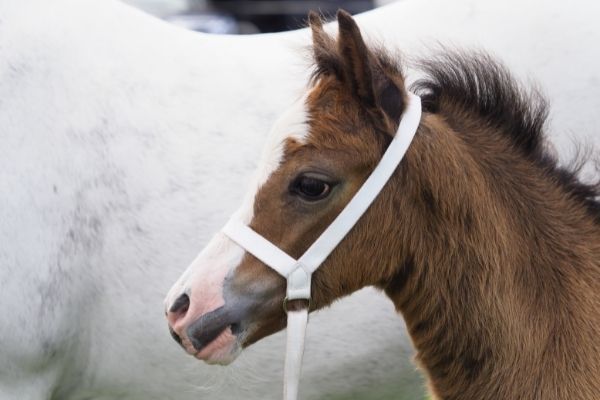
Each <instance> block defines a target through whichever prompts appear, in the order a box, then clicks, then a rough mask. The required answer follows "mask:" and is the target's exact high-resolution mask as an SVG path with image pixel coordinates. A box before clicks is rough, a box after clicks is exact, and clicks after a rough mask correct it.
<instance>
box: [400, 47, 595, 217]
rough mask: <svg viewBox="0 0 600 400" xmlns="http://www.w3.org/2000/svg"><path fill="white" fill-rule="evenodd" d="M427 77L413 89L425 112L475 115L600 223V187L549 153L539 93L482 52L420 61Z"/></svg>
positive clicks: (543, 102) (450, 53) (544, 107)
mask: <svg viewBox="0 0 600 400" xmlns="http://www.w3.org/2000/svg"><path fill="white" fill-rule="evenodd" d="M419 66H420V67H421V69H422V70H423V72H425V74H426V76H425V77H424V78H423V79H421V80H419V81H417V82H415V84H414V85H413V87H412V89H413V90H414V91H415V92H416V93H417V94H419V95H420V96H421V98H422V101H423V109H424V110H425V111H427V112H430V113H439V112H441V111H442V110H441V109H442V107H443V105H444V104H446V105H448V104H451V105H452V107H454V108H460V109H462V110H464V111H465V112H470V113H475V115H476V116H477V117H479V118H482V119H484V120H485V121H486V122H487V123H488V124H489V125H490V126H492V127H494V128H497V129H498V130H499V131H500V132H503V133H504V134H506V135H507V136H508V137H509V138H510V140H511V141H512V142H513V143H514V145H515V148H517V149H520V150H521V151H522V152H523V154H524V155H525V156H526V157H527V158H528V159H529V160H531V161H532V162H533V163H535V164H536V165H538V166H539V167H541V168H542V169H543V170H544V171H546V173H547V175H548V177H549V178H550V179H554V180H556V182H557V183H559V184H560V185H561V186H562V187H563V188H564V190H565V191H566V192H567V193H568V194H570V195H571V196H572V197H573V198H576V199H578V200H579V201H580V202H581V203H583V204H584V206H585V207H586V208H587V210H588V212H589V213H590V215H591V216H592V217H593V218H594V219H595V221H596V222H597V223H599V224H600V202H599V201H598V196H600V185H599V184H585V183H583V182H581V181H580V180H579V178H578V177H577V173H578V172H579V169H580V168H567V167H561V166H559V164H558V161H557V159H556V158H555V157H554V156H552V155H551V154H550V153H549V152H548V150H547V148H546V138H545V135H544V126H545V122H546V118H547V115H548V107H547V102H546V100H545V99H544V98H543V97H542V96H541V95H540V93H539V92H538V91H536V90H533V91H531V92H526V91H524V90H523V89H521V88H520V86H519V85H518V83H517V81H516V80H515V79H514V78H513V77H512V75H511V74H510V73H509V72H508V70H507V69H506V68H505V67H504V66H503V65H502V64H500V63H498V62H497V61H495V60H493V59H492V58H491V57H490V56H489V55H487V54H485V53H482V52H474V53H469V54H466V53H463V52H457V51H447V50H446V51H444V52H443V53H441V54H439V55H437V56H435V57H432V58H428V59H427V60H424V61H421V62H419Z"/></svg>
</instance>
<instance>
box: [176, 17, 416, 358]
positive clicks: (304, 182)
mask: <svg viewBox="0 0 600 400" xmlns="http://www.w3.org/2000/svg"><path fill="white" fill-rule="evenodd" d="M338 23H339V35H338V37H337V39H333V38H332V37H330V36H329V35H327V34H326V33H325V32H324V30H323V27H322V24H321V20H320V19H319V18H318V17H317V16H316V15H314V14H313V15H310V26H311V29H312V34H313V53H314V58H315V63H316V68H315V73H314V75H313V79H312V81H311V85H310V88H309V90H308V93H307V94H306V95H305V96H304V97H303V98H302V99H301V100H299V101H298V102H297V103H296V104H295V105H294V106H293V107H292V108H291V109H290V110H289V111H288V112H287V113H286V114H285V115H284V116H283V118H281V119H280V120H279V121H278V122H277V123H276V124H275V126H274V129H273V131H272V133H271V136H270V139H269V140H270V145H269V146H268V147H267V148H266V151H265V154H264V158H263V160H262V163H261V165H260V166H259V171H258V174H257V178H256V183H255V184H254V185H253V187H252V189H251V191H250V192H249V193H248V195H247V197H246V201H245V202H244V205H243V206H242V208H241V209H240V211H239V212H240V213H241V215H238V217H239V218H240V219H242V221H243V222H244V223H246V224H248V225H249V226H250V227H251V228H252V229H254V230H255V231H256V232H258V233H259V234H261V235H262V236H264V237H265V238H266V239H268V240H269V241H270V242H272V243H273V244H275V245H276V246H278V247H279V248H280V249H282V250H283V251H285V252H287V253H288V254H289V255H291V256H292V257H295V258H297V257H299V256H300V255H301V254H302V253H303V252H304V251H305V250H306V249H307V248H308V247H309V246H310V245H311V244H312V243H313V242H314V240H315V239H316V238H317V237H318V236H319V235H320V234H321V233H322V232H323V231H324V230H325V228H326V227H327V226H328V225H329V224H330V223H331V222H332V221H333V220H334V218H335V217H336V216H337V215H338V214H339V213H340V211H341V210H342V209H343V208H344V206H345V205H346V204H347V203H348V201H349V200H350V199H351V198H352V196H353V195H354V193H355V192H356V191H357V190H358V188H359V187H360V186H361V185H362V183H363V182H364V181H365V180H366V178H367V177H368V175H369V174H370V173H371V172H372V171H373V169H374V168H375V166H376V165H377V163H378V162H379V160H380V159H381V157H382V155H383V153H384V152H385V149H386V148H387V146H388V145H389V143H390V141H391V140H392V138H393V136H394V134H395V133H396V130H397V128H398V124H399V120H400V116H401V114H402V112H403V110H404V106H405V104H406V92H405V88H404V81H403V77H402V74H401V72H400V70H399V67H398V66H397V64H396V63H395V62H393V61H392V60H391V59H389V58H387V57H386V56H385V55H384V54H383V53H381V52H378V51H374V50H372V49H369V48H368V47H367V46H366V45H365V42H364V41H363V38H362V37H361V34H360V31H359V29H358V27H357V25H356V23H355V22H354V20H353V19H352V17H351V16H350V15H349V14H347V13H345V12H339V13H338ZM399 170H402V166H400V168H399ZM397 174H401V172H397ZM395 179H398V177H395ZM391 184H392V183H391V182H390V183H389V184H388V186H389V185H391ZM386 190H387V191H389V188H386V189H384V192H382V193H381V194H380V196H379V198H378V199H376V200H375V202H374V203H373V205H372V206H371V208H370V209H369V210H368V211H367V212H366V214H365V215H364V216H363V217H362V218H361V219H360V221H359V222H358V224H357V225H356V226H355V227H354V228H353V230H352V231H351V232H350V233H349V234H348V235H347V236H346V238H345V239H344V240H343V241H342V243H341V244H340V245H339V246H338V247H337V248H336V250H335V251H334V252H333V253H332V254H331V255H330V256H329V257H328V258H327V260H326V261H325V262H324V263H323V264H322V266H321V268H319V270H317V271H316V272H315V274H314V275H313V284H312V303H311V310H315V309H319V308H322V307H324V306H326V305H328V304H330V303H331V302H332V301H334V300H335V299H337V298H340V297H342V296H344V295H347V294H350V293H352V292H354V291H356V290H358V289H360V288H362V287H365V286H368V285H377V284H378V283H381V282H383V281H386V280H389V278H390V277H391V276H393V275H394V274H395V272H396V269H397V267H398V260H401V259H402V257H403V249H402V248H398V246H395V245H392V241H391V240H389V239H388V238H389V237H393V236H397V232H396V229H398V228H397V227H398V226H399V224H402V221H397V220H396V221H390V219H389V218H386V214H387V213H388V211H389V210H390V208H393V207H398V206H399V205H398V204H394V203H393V202H392V200H391V197H390V196H386V195H385V192H386ZM394 243H395V241H394ZM390 252H391V253H393V254H394V256H393V257H389V254H390ZM383 254H386V255H388V258H390V259H393V260H394V261H386V260H384V259H382V257H381V256H382V255H383ZM400 263H401V262H400ZM285 294H286V282H285V280H284V278H282V277H281V276H280V275H278V274H277V273H276V272H274V271H273V270H271V268H269V267H268V266H266V265H265V264H263V263H262V262H261V261H259V260H258V259H257V258H255V257H254V256H252V255H251V254H249V253H247V252H245V251H244V250H243V249H241V248H240V247H239V246H237V245H236V244H234V243H233V242H232V241H231V240H230V239H228V238H227V237H225V236H224V235H223V234H217V235H216V236H215V237H214V238H213V239H212V241H211V242H210V243H209V245H208V246H207V247H206V249H205V250H204V251H203V252H202V253H201V254H200V255H199V256H198V258H197V259H196V260H195V261H194V263H193V264H192V265H191V266H190V267H189V269H188V271H187V272H186V274H184V276H183V277H182V278H181V279H180V280H179V282H178V283H177V284H176V285H175V286H174V287H173V288H172V290H171V292H170V294H169V296H168V299H167V307H168V320H169V324H170V328H171V330H172V332H173V336H174V337H175V339H176V340H178V341H180V343H181V344H182V346H183V347H184V348H185V349H186V350H187V351H188V352H189V353H191V354H194V355H196V356H197V357H198V358H201V359H204V360H206V361H209V362H219V363H227V362H230V361H231V360H233V358H235V356H236V355H237V353H238V352H239V351H240V350H241V348H243V347H245V346H247V345H249V344H251V343H253V342H256V341H257V340H259V339H261V338H263V337H265V336H267V335H269V334H272V333H274V332H276V331H278V330H280V329H282V328H284V327H285V321H286V319H285V312H284V309H283V307H282V303H283V300H284V297H285ZM294 306H295V305H294V304H291V305H290V307H294Z"/></svg>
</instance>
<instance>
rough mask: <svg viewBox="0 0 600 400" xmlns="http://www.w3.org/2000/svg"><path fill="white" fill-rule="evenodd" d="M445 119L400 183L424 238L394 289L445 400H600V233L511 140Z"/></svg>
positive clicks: (428, 127)
mask: <svg viewBox="0 0 600 400" xmlns="http://www.w3.org/2000/svg"><path fill="white" fill-rule="evenodd" d="M446 121H447V120H444V119H442V118H440V117H438V116H435V115H431V114H428V115H425V116H424V118H423V122H422V126H421V129H420V132H419V134H418V136H417V137H416V138H415V140H414V142H413V145H412V147H411V149H410V150H409V153H408V154H407V156H406V161H405V164H404V171H405V173H404V176H401V177H398V178H397V179H398V180H399V181H397V182H396V183H397V184H398V185H400V186H399V187H402V188H403V190H402V193H393V194H392V195H393V196H397V197H398V198H397V202H398V203H400V204H403V205H402V206H401V207H398V209H401V210H403V211H402V212H403V215H402V216H399V217H398V218H405V219H407V218H409V219H410V218H412V222H411V221H410V220H409V221H407V224H406V225H407V226H411V227H414V230H413V231H411V232H402V233H400V234H399V238H398V241H399V243H400V242H402V243H411V244H410V245H409V246H408V247H407V249H406V253H407V254H408V255H407V257H406V259H405V260H400V262H402V264H403V265H402V267H401V268H399V269H398V272H397V274H396V275H395V276H394V278H393V279H391V280H390V281H389V282H387V283H386V284H385V285H384V288H385V291H386V293H387V294H388V296H389V297H390V298H391V299H392V300H393V302H394V304H395V306H396V308H397V310H398V311H399V312H401V313H402V315H403V316H404V318H405V320H406V324H407V327H408V330H409V332H410V334H411V337H412V339H413V342H414V345H415V347H416V349H417V351H418V354H417V360H418V362H419V363H420V364H421V365H422V367H423V368H424V369H425V371H426V372H427V374H428V377H429V379H430V384H431V386H432V390H433V392H434V393H435V394H437V395H438V396H439V398H440V399H483V398H485V399H517V398H518V399H541V398H552V399H567V398H578V399H593V398H597V396H598V393H600V378H599V377H600V341H599V340H598V337H599V336H598V335H600V312H599V311H598V310H600V264H599V260H600V229H599V226H598V225H597V224H596V223H594V221H593V219H592V218H590V217H589V215H587V214H586V210H585V208H584V207H583V206H582V205H580V204H579V203H577V202H576V201H574V200H573V199H571V198H569V196H567V195H565V192H564V191H563V190H562V189H561V188H560V187H559V186H558V185H557V184H556V183H555V182H552V181H551V180H550V179H548V178H547V177H546V176H544V171H542V170H540V169H539V168H536V167H535V166H534V165H532V163H530V162H529V161H528V160H527V159H526V158H525V157H522V156H521V155H520V154H518V153H517V152H515V151H514V149H512V148H511V146H510V143H508V142H507V141H506V140H504V139H503V138H502V137H501V136H500V135H493V134H490V133H489V132H482V130H483V129H484V128H477V127H476V126H475V125H474V126H472V127H469V129H466V130H465V131H461V132H457V131H454V130H453V129H451V128H450V126H449V125H448V123H447V122H446ZM400 180H401V182H400ZM407 193H410V196H408V195H407ZM404 213H406V214H409V213H410V215H409V216H407V215H404ZM403 235H404V237H402V236H403ZM399 246H406V245H403V244H399Z"/></svg>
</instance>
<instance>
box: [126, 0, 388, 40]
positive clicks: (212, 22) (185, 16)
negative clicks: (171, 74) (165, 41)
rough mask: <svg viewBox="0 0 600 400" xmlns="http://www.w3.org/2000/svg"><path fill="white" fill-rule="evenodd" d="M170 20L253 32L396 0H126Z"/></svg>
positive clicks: (221, 31) (215, 30) (193, 26)
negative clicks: (310, 14) (316, 14)
mask: <svg viewBox="0 0 600 400" xmlns="http://www.w3.org/2000/svg"><path fill="white" fill-rule="evenodd" d="M125 1H126V2H127V3H129V4H131V5H133V6H135V7H138V8H140V9H142V10H144V11H146V12H149V13H151V14H154V15H155V16H157V17H159V18H162V19H164V20H166V21H169V22H171V23H174V24H176V25H179V26H183V27H184V28H187V29H192V30H195V31H199V32H206V33H219V34H252V33H266V32H282V31H287V30H292V29H298V28H302V27H304V26H306V15H307V14H308V11H309V10H319V11H320V12H321V14H323V15H324V16H330V15H331V16H333V15H334V14H335V12H336V11H337V10H338V8H343V9H345V10H346V11H348V12H350V13H351V14H357V13H361V12H364V11H368V10H371V9H373V8H375V7H379V6H382V5H384V4H387V3H391V2H393V1H395V0H314V1H313V0H125Z"/></svg>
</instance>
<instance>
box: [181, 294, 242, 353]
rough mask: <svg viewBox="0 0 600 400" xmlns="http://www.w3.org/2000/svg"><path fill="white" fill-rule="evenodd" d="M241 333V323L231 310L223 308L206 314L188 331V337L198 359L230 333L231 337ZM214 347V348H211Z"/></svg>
mask: <svg viewBox="0 0 600 400" xmlns="http://www.w3.org/2000/svg"><path fill="white" fill-rule="evenodd" d="M240 331H241V327H240V323H239V321H238V320H237V319H236V318H235V315H234V313H233V312H232V311H231V310H228V309H227V308H225V306H221V307H219V308H217V309H215V310H214V311H211V312H209V313H207V314H204V315H203V316H201V317H200V318H198V320H196V321H195V322H194V323H193V324H191V325H190V326H189V327H188V329H187V332H186V333H187V336H188V338H189V340H190V342H191V344H192V346H193V347H194V350H196V354H195V355H196V357H199V356H200V357H199V358H203V357H201V356H202V353H204V351H203V350H208V347H209V346H210V345H211V344H212V343H213V342H216V341H217V339H221V338H222V337H224V336H226V334H227V333H228V332H230V333H231V335H237V334H238V333H239V332H240ZM211 347H212V346H211Z"/></svg>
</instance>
